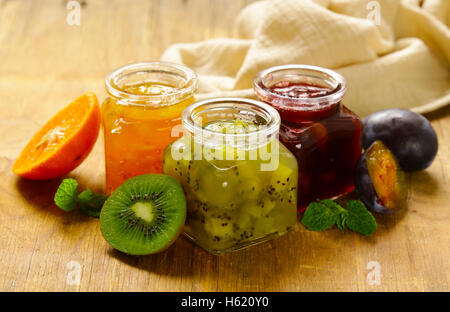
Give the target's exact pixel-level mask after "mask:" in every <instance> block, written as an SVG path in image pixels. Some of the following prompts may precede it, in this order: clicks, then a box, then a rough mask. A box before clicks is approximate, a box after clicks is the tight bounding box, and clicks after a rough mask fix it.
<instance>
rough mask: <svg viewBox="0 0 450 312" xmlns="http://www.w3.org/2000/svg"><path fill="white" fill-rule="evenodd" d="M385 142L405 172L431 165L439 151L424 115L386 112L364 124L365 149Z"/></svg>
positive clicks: (435, 138)
mask: <svg viewBox="0 0 450 312" xmlns="http://www.w3.org/2000/svg"><path fill="white" fill-rule="evenodd" d="M376 140H381V141H383V142H384V143H385V144H386V145H387V146H388V148H389V149H390V150H391V151H392V153H393V154H394V155H395V156H396V158H397V160H398V162H399V164H400V167H401V168H402V169H403V170H405V171H416V170H423V169H425V168H427V167H429V166H430V165H431V163H432V162H433V160H434V158H435V157H436V154H437V150H438V140H437V136H436V132H435V131H434V129H433V128H432V127H431V124H430V122H429V121H428V120H427V119H426V118H425V117H423V116H422V115H419V114H416V113H414V112H411V111H409V110H405V109H397V108H396V109H385V110H381V111H379V112H376V113H373V114H371V115H369V116H367V117H366V118H365V119H364V120H363V134H362V146H363V147H364V148H365V149H367V148H368V147H369V146H370V145H371V144H372V143H373V142H374V141H376Z"/></svg>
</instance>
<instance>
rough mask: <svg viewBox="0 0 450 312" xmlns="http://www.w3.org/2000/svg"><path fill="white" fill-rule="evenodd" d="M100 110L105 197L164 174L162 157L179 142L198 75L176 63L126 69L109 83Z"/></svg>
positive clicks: (157, 63)
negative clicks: (176, 131) (127, 183)
mask: <svg viewBox="0 0 450 312" xmlns="http://www.w3.org/2000/svg"><path fill="white" fill-rule="evenodd" d="M105 84H106V91H107V93H108V94H109V96H110V97H108V98H107V99H106V100H105V101H104V102H103V105H102V122H103V130H104V139H105V166H106V192H107V193H108V194H109V193H111V192H112V191H113V190H114V189H116V188H117V187H118V186H119V185H120V184H122V183H123V182H124V181H125V180H127V179H129V178H131V177H134V176H137V175H141V174H144V173H161V172H162V168H161V167H162V153H163V151H164V148H165V147H166V146H167V144H169V143H171V142H173V141H174V140H175V139H177V138H178V137H179V136H177V135H176V134H175V135H174V134H173V133H172V132H173V129H174V127H176V126H177V125H181V113H182V112H183V110H184V109H185V108H186V107H187V106H188V105H189V104H191V103H193V102H194V92H195V91H196V89H197V75H196V74H195V73H194V72H193V71H192V70H190V69H189V68H187V67H185V66H181V65H177V64H172V63H163V62H148V63H136V64H130V65H125V66H123V67H121V68H119V69H116V70H114V71H113V72H112V73H110V74H109V75H108V76H107V77H106V79H105Z"/></svg>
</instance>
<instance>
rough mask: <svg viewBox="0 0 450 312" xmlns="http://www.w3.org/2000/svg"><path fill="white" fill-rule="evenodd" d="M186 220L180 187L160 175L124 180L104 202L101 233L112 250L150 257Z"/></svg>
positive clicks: (167, 177) (166, 242) (179, 229)
mask: <svg viewBox="0 0 450 312" xmlns="http://www.w3.org/2000/svg"><path fill="white" fill-rule="evenodd" d="M185 219H186V200H185V197H184V193H183V189H182V188H181V185H180V184H179V183H178V182H177V180H175V179H174V178H172V177H170V176H167V175H162V174H145V175H141V176H137V177H134V178H131V179H129V180H127V181H125V182H124V183H123V184H122V185H120V186H119V187H118V188H117V189H116V190H115V191H114V192H113V193H112V194H111V196H109V198H108V199H107V201H106V202H105V204H104V206H103V208H102V211H101V213H100V230H101V232H102V234H103V237H104V238H105V239H106V241H107V242H108V243H109V244H111V246H113V247H114V248H115V249H117V250H120V251H122V252H124V253H127V254H130V255H149V254H153V253H157V252H160V251H163V250H165V249H166V248H168V247H169V246H170V245H171V244H172V243H173V242H174V241H175V240H176V238H177V237H178V236H179V234H180V233H181V230H182V228H183V225H184V222H185Z"/></svg>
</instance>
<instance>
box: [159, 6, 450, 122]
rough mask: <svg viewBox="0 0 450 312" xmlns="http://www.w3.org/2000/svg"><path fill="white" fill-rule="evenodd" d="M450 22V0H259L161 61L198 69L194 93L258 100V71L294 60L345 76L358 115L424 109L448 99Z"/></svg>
mask: <svg viewBox="0 0 450 312" xmlns="http://www.w3.org/2000/svg"><path fill="white" fill-rule="evenodd" d="M378 13H379V14H378ZM449 25H450V0H377V1H370V0H314V1H313V0H263V1H259V2H255V3H253V4H250V5H249V6H247V7H246V8H244V9H243V10H242V11H241V12H240V14H239V16H238V17H237V20H236V22H235V36H234V37H233V38H217V39H210V40H206V41H203V42H198V43H182V44H175V45H173V46H171V47H169V48H168V49H167V50H166V51H165V52H164V54H163V56H162V58H161V59H162V60H164V61H171V62H176V63H182V64H185V65H187V66H188V67H190V68H192V69H193V70H195V71H196V72H197V73H198V74H199V90H198V96H197V99H205V98H213V97H219V96H236V97H250V98H255V95H254V93H253V90H252V82H253V78H254V76H255V75H256V74H257V73H258V72H259V71H260V70H263V69H265V68H267V67H271V66H275V65H282V64H294V63H295V64H309V65H317V66H322V67H327V68H331V69H334V70H336V71H337V72H339V73H340V74H342V75H343V76H344V77H345V78H346V80H347V94H346V96H345V97H344V104H345V105H346V106H347V107H349V108H350V109H351V110H353V111H354V112H355V113H357V114H359V115H360V116H366V115H368V114H370V113H372V112H375V111H378V110H381V109H385V108H392V107H397V108H407V109H412V110H414V111H416V112H419V113H424V112H429V111H432V110H435V109H437V108H440V107H443V106H445V105H447V104H449V103H450V65H449V64H450V30H449Z"/></svg>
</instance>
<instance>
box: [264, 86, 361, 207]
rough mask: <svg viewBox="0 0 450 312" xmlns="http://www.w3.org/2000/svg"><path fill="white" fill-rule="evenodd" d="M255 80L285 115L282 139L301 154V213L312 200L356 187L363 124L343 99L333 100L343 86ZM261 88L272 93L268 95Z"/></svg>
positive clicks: (299, 155) (268, 98)
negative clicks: (354, 182) (356, 168)
mask: <svg viewBox="0 0 450 312" xmlns="http://www.w3.org/2000/svg"><path fill="white" fill-rule="evenodd" d="M259 83H260V82H259ZM255 84H256V85H255V90H256V92H257V94H258V96H259V97H260V98H261V99H262V100H263V101H265V102H266V103H268V104H270V105H272V106H273V107H274V108H276V109H277V110H278V112H279V113H280V116H281V128H280V141H281V142H282V143H283V144H284V145H285V146H286V147H287V148H288V149H289V150H290V151H291V152H292V153H293V154H294V155H295V157H296V158H297V161H298V166H299V181H298V212H302V211H304V210H305V209H306V207H307V206H308V204H309V203H310V202H312V201H315V200H317V199H325V198H332V197H335V196H338V195H341V194H344V193H347V192H349V191H351V190H353V188H354V185H353V176H354V170H355V167H356V164H357V162H358V160H359V157H360V155H361V147H360V136H361V129H362V124H361V120H360V119H359V117H358V116H357V115H356V114H354V113H353V112H351V111H350V110H349V109H347V108H346V107H345V106H344V105H342V103H341V101H340V100H338V101H337V102H333V101H330V100H329V98H330V97H329V96H330V95H333V94H335V93H336V92H338V91H339V90H340V88H343V86H342V85H339V84H338V85H337V86H336V88H329V87H326V86H325V87H324V86H319V85H314V84H311V83H298V82H294V83H292V82H288V81H283V80H282V81H281V82H277V83H276V84H275V85H273V86H270V87H266V86H264V85H262V84H260V85H258V82H255ZM258 89H259V90H258ZM260 90H265V91H266V92H265V93H264V95H263V96H262V93H261V92H260ZM341 92H342V96H343V92H345V88H344V90H341ZM334 99H336V97H335V98H334ZM314 100H316V101H315V102H314Z"/></svg>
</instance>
